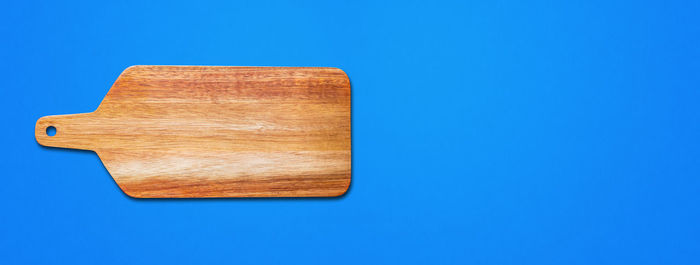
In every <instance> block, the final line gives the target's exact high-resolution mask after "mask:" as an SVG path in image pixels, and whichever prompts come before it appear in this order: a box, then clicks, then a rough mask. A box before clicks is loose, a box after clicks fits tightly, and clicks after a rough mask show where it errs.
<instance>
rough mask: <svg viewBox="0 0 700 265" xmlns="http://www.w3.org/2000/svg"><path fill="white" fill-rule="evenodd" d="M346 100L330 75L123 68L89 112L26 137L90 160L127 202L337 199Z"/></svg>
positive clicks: (345, 161)
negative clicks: (80, 152)
mask: <svg viewBox="0 0 700 265" xmlns="http://www.w3.org/2000/svg"><path fill="white" fill-rule="evenodd" d="M350 93H351V92H350V81H349V79H348V77H347V76H346V75H345V73H344V72H343V71H342V70H340V69H337V68H293V67H219V66H216V67H214V66H132V67H129V68H127V69H126V70H124V72H123V73H122V74H121V75H120V76H119V78H118V79H117V81H116V82H115V83H114V85H113V86H112V88H111V89H110V91H109V93H107V96H105V98H104V100H103V101H102V103H101V104H100V106H99V107H98V108H97V110H95V111H94V112H92V113H83V114H73V115H56V116H46V117H42V118H40V119H39V120H38V121H37V123H36V128H35V136H36V139H37V141H38V142H39V143H40V144H41V145H45V146H53V147H64V148H75V149H85V150H93V151H95V152H96V153H97V154H98V155H99V157H100V159H101V160H102V162H103V164H104V165H105V167H106V168H107V170H108V171H109V173H110V174H111V175H112V177H113V178H114V180H115V181H116V182H117V184H118V185H119V187H120V188H121V189H122V190H123V191H124V192H125V193H126V194H128V195H129V196H133V197H142V198H144V197H147V198H164V197H306V196H314V197H315V196H338V195H341V194H343V193H345V191H346V190H347V188H348V186H349V185H350V177H351V129H350V124H351V109H350V108H351V107H350ZM49 126H54V127H55V128H56V135H54V136H48V135H47V134H46V128H47V127H49Z"/></svg>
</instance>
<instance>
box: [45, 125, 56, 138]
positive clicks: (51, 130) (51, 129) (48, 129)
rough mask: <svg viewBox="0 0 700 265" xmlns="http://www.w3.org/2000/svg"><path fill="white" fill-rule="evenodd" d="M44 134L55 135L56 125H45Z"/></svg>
mask: <svg viewBox="0 0 700 265" xmlns="http://www.w3.org/2000/svg"><path fill="white" fill-rule="evenodd" d="M46 135H48V136H54V135H56V127H53V126H49V127H46Z"/></svg>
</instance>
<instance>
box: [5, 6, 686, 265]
mask: <svg viewBox="0 0 700 265" xmlns="http://www.w3.org/2000/svg"><path fill="white" fill-rule="evenodd" d="M98 2H101V1H85V2H63V1H55V2H49V1H47V2H36V1H3V3H2V5H1V7H0V38H1V39H0V40H1V41H0V78H1V80H2V84H1V85H0V86H1V91H2V92H1V93H2V94H1V98H0V100H2V102H1V103H2V104H1V105H0V108H1V110H2V113H3V114H4V115H3V116H4V117H3V119H2V121H3V122H2V138H3V141H2V143H3V144H2V145H3V147H4V150H3V152H2V153H3V154H2V168H1V171H0V172H2V174H1V178H2V185H0V263H2V264H41V263H43V264H59V263H65V264H163V263H168V264H197V263H218V264H332V263H337V264H369V263H373V264H387V263H388V264H700V163H699V162H700V161H699V159H700V140H699V139H698V136H699V135H700V74H699V70H700V16H699V15H698V14H699V13H700V6H699V3H698V1H589V0H586V1H528V2H527V3H521V2H520V1H509V0H501V1H460V2H433V1H430V3H421V2H416V1H395V2H374V1H367V2H361V1H346V2H334V3H325V2H309V1H301V2H297V3H292V2H268V1H250V2H228V1H224V2H210V1H160V2H150V1H127V2H115V3H98ZM135 64H163V65H242V66H334V67H340V68H342V69H343V70H345V71H346V72H347V74H348V75H349V76H350V79H351V81H352V87H353V182H352V186H351V189H350V191H349V192H348V193H347V194H346V195H345V196H343V197H340V198H332V199H206V200H142V199H132V198H130V197H128V196H126V195H124V194H123V193H122V192H121V191H120V190H119V188H118V187H117V185H116V184H115V183H114V181H113V180H112V179H111V177H110V176H109V174H108V172H107V171H106V170H105V169H104V167H103V166H102V164H101V162H100V160H99V158H98V157H97V156H96V155H95V154H94V153H92V152H87V151H70V150H63V149H53V148H44V147H41V146H39V145H38V144H37V143H36V142H35V140H34V123H35V122H36V120H37V119H38V118H39V117H41V116H45V115H51V114H69V113H80V112H90V111H93V110H94V109H95V108H96V107H97V106H98V104H99V103H100V101H101V100H102V98H103V97H104V95H105V94H106V93H107V91H108V89H109V88H110V86H111V84H112V82H114V80H115V79H116V78H117V76H118V75H119V73H120V72H121V71H122V70H124V68H126V67H128V66H130V65H135Z"/></svg>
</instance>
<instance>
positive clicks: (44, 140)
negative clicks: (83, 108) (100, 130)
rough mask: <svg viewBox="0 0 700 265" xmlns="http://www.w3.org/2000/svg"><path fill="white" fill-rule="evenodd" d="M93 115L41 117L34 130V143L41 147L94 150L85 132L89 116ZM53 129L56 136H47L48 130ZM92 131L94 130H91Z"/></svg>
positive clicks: (88, 123) (88, 124) (88, 125)
mask: <svg viewBox="0 0 700 265" xmlns="http://www.w3.org/2000/svg"><path fill="white" fill-rule="evenodd" d="M92 114H93V113H80V114H70V115H52V116H44V117H41V118H40V119H39V120H38V121H37V122H36V126H35V128H34V137H36V141H37V142H39V144H41V145H43V146H50V147H61V148H72V149H83V150H94V149H92V148H93V146H92V144H93V143H92V141H91V138H92V137H90V135H85V132H86V131H91V130H85V129H87V128H88V127H92V126H90V122H89V121H90V116H92ZM49 127H54V128H55V130H56V134H55V135H53V136H49V135H48V128H49ZM92 131H94V128H93V130H92Z"/></svg>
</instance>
